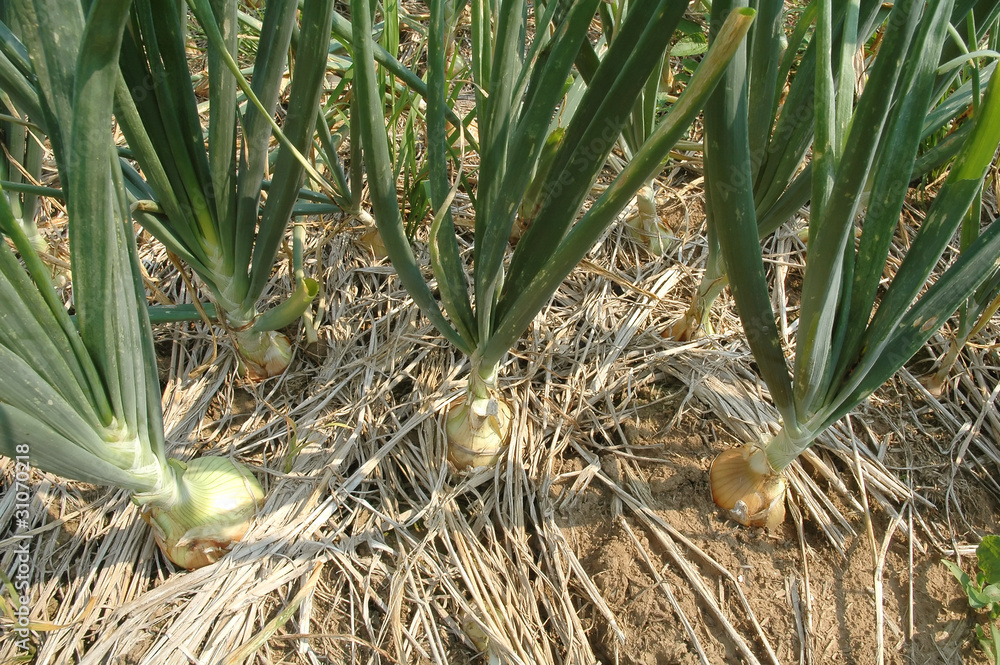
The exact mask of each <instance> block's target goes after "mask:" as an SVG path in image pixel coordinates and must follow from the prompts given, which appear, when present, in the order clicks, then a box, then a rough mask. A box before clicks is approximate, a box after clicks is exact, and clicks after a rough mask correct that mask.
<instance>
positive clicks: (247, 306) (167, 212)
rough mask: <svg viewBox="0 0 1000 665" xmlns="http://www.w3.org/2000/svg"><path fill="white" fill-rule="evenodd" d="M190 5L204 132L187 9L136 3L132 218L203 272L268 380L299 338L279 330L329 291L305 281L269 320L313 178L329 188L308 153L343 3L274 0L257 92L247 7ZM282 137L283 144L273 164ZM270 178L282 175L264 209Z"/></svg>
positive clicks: (130, 104) (129, 97)
mask: <svg viewBox="0 0 1000 665" xmlns="http://www.w3.org/2000/svg"><path fill="white" fill-rule="evenodd" d="M188 4H189V5H190V8H191V10H192V12H193V14H194V16H195V17H196V18H197V21H198V25H199V26H200V28H201V29H202V30H203V31H204V33H205V36H206V38H207V41H208V44H207V47H206V56H207V67H208V130H207V136H206V132H205V131H204V130H203V124H202V118H201V115H200V112H199V102H198V97H197V95H196V92H195V86H194V84H193V82H192V79H191V76H190V74H189V71H188V58H187V51H186V47H187V41H186V38H187V11H186V9H185V6H184V4H183V3H182V2H179V0H155V1H154V0H137V1H136V2H135V4H134V6H133V8H132V11H131V16H130V20H129V24H128V29H127V31H126V33H125V38H124V41H123V45H122V52H121V73H122V76H121V78H120V79H119V81H118V84H117V86H116V95H115V107H116V108H115V110H116V117H117V119H118V122H119V124H120V126H121V128H122V131H123V133H124V134H125V137H126V139H127V140H128V145H129V149H130V151H131V156H132V157H133V158H134V159H135V160H136V162H138V164H139V167H140V169H141V171H142V175H143V177H142V178H139V177H138V175H137V174H136V173H135V172H134V171H133V172H129V174H130V176H131V177H130V178H129V180H128V185H129V187H130V191H131V193H132V195H133V197H134V198H135V199H136V200H135V201H134V202H133V204H132V208H133V216H134V218H135V220H136V221H138V222H139V223H140V224H142V225H143V226H144V227H145V228H146V229H148V230H149V232H150V233H152V234H153V235H154V236H155V237H156V238H157V239H158V240H160V241H161V242H162V243H163V244H164V245H165V246H166V247H167V249H169V250H170V251H171V252H173V253H174V254H176V255H177V256H179V257H180V258H181V259H183V260H184V261H185V262H186V263H187V265H189V266H190V267H191V269H192V270H193V271H194V272H195V273H196V274H197V275H198V276H199V278H200V279H201V282H202V284H204V286H205V288H206V289H207V290H208V292H209V294H210V295H211V299H212V300H213V301H214V303H215V304H216V306H217V308H216V309H217V312H218V316H219V320H220V322H221V323H222V324H223V325H224V326H225V327H226V328H227V329H228V330H229V331H230V332H231V333H232V335H233V338H234V340H235V343H236V346H237V349H238V350H239V352H240V355H241V358H242V360H243V361H244V362H245V363H246V367H247V369H248V371H249V374H250V375H251V376H254V377H258V378H266V377H268V376H274V375H276V374H280V373H281V372H282V371H284V369H285V367H286V366H287V365H288V362H289V360H290V353H291V350H290V344H289V341H288V338H287V337H285V336H284V335H280V334H279V333H277V332H276V331H277V330H279V329H281V328H283V327H285V326H287V325H288V324H290V323H292V322H293V321H294V320H295V319H297V318H298V317H299V316H300V315H301V314H302V313H303V312H304V311H305V309H306V307H307V306H308V305H309V303H310V301H311V300H312V299H313V298H314V297H315V296H316V293H317V290H318V284H317V282H316V281H315V280H313V279H311V278H300V279H297V280H296V281H297V284H296V285H295V289H294V292H293V293H292V295H291V296H290V297H289V298H288V299H287V300H285V301H284V302H282V303H281V304H279V305H277V306H275V307H273V308H271V309H269V310H267V311H266V312H263V313H261V312H259V310H258V303H259V302H260V300H261V297H262V296H263V294H264V291H265V289H266V287H267V284H268V281H269V279H270V277H271V271H272V268H273V267H274V264H275V261H276V258H277V255H278V251H279V249H280V247H281V243H282V241H283V239H284V237H285V232H286V229H287V227H288V224H289V219H290V216H291V214H292V212H293V208H294V206H295V203H296V200H297V198H298V195H299V188H300V186H301V184H302V181H303V173H304V172H305V171H309V174H310V176H312V177H313V179H314V181H316V182H319V183H321V184H322V183H323V178H321V177H320V176H319V174H318V173H316V171H315V170H314V169H313V168H312V167H311V166H310V165H309V163H308V162H307V161H305V159H304V157H303V155H302V153H303V152H308V149H309V147H310V146H311V145H312V140H313V136H314V130H315V128H316V122H317V116H318V110H319V106H320V100H321V97H322V95H323V93H324V85H325V74H326V65H327V56H328V51H329V44H330V35H331V24H332V21H333V14H334V12H333V4H334V3H333V1H332V0H307V1H306V2H305V3H303V5H302V10H301V12H299V10H298V3H297V2H296V1H295V0H274V1H273V2H268V3H267V5H266V8H265V11H264V19H263V24H262V26H261V31H260V39H259V41H258V42H257V44H256V51H255V55H254V62H253V69H252V81H253V83H252V86H251V85H250V84H248V83H247V80H246V78H245V77H244V75H243V74H242V72H241V70H240V67H239V65H238V63H237V62H236V59H237V58H238V57H239V52H238V39H237V37H238V34H237V33H238V30H237V27H238V22H237V12H236V6H237V3H236V2H235V1H221V0H220V1H218V2H209V0H191V2H189V3H188ZM300 21H301V28H300V27H299V22H300ZM293 34H294V35H296V36H297V42H296V48H295V53H294V67H293V68H292V74H291V83H290V84H289V87H288V100H287V101H288V103H287V107H286V109H285V117H284V122H283V127H282V128H281V129H279V128H278V126H277V124H276V123H275V121H274V120H273V116H274V114H275V111H276V108H277V105H278V102H279V99H280V98H281V95H282V80H283V77H284V76H285V75H286V73H287V71H288V59H289V55H288V54H289V47H290V44H291V42H292V37H293ZM241 93H242V94H243V95H244V97H245V104H244V106H243V109H244V110H242V112H241V106H240V94H241ZM273 138H277V139H278V140H279V141H280V144H281V145H280V148H279V149H278V151H277V155H276V156H275V157H274V160H273V163H271V162H270V161H269V160H270V159H271V157H272V150H271V141H272V139H273ZM269 168H270V169H271V171H272V174H273V176H272V178H271V179H270V183H269V187H268V189H267V196H266V199H262V196H261V190H262V187H263V185H264V183H265V176H266V174H267V171H268V169H269Z"/></svg>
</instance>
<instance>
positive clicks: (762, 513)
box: [709, 445, 787, 529]
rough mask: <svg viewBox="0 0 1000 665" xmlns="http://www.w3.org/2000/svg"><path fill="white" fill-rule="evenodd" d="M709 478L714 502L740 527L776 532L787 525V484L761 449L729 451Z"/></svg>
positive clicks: (715, 466) (742, 448) (718, 462)
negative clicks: (778, 528)
mask: <svg viewBox="0 0 1000 665" xmlns="http://www.w3.org/2000/svg"><path fill="white" fill-rule="evenodd" d="M709 476H710V484H711V487H712V500H713V501H715V503H716V505H718V506H719V507H720V508H722V509H724V510H726V511H728V512H729V515H730V517H732V518H733V519H734V520H736V521H737V522H739V523H740V524H743V525H746V526H758V527H761V526H763V527H767V528H769V529H773V528H775V527H777V526H778V525H779V524H781V523H782V522H783V521H784V519H785V490H786V487H787V484H786V482H785V478H784V476H782V475H781V474H780V473H778V472H776V471H774V470H773V469H772V468H771V465H770V463H768V461H767V455H766V454H765V453H764V450H763V449H762V448H760V447H759V446H754V445H749V446H740V447H738V448H730V449H729V450H726V451H725V452H723V453H721V454H720V455H719V456H718V457H716V458H715V461H713V462H712V469H711V471H710V472H709Z"/></svg>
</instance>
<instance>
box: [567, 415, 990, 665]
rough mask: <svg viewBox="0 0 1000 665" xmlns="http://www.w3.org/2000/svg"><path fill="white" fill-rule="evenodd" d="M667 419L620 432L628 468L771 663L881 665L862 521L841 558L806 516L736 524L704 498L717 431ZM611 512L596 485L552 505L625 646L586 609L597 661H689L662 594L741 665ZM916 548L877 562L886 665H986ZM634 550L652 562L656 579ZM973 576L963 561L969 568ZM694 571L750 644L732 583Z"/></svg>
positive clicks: (710, 619) (952, 586)
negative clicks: (759, 636) (634, 458)
mask: <svg viewBox="0 0 1000 665" xmlns="http://www.w3.org/2000/svg"><path fill="white" fill-rule="evenodd" d="M674 413H675V409H674V406H673V405H671V404H670V403H665V402H660V403H659V404H656V405H654V406H653V407H652V408H650V409H648V410H646V411H644V417H643V418H642V420H641V422H634V421H633V422H629V423H627V424H626V427H625V431H626V434H627V436H628V437H629V439H630V443H631V444H633V445H634V446H636V447H640V448H641V451H642V452H641V455H642V456H643V457H645V458H646V459H644V460H642V461H639V462H636V463H635V468H637V469H638V471H639V473H640V477H641V482H643V483H645V484H646V485H647V486H648V489H649V494H648V496H649V497H651V498H652V501H651V502H650V503H649V508H651V509H652V510H653V511H654V512H655V514H656V515H657V516H659V517H660V518H662V519H663V520H664V521H665V522H667V523H668V524H670V525H672V526H673V527H674V528H675V529H676V530H677V531H678V532H680V533H681V534H683V535H684V536H685V537H687V538H688V539H690V541H691V542H692V543H694V544H695V545H696V546H697V547H698V548H700V549H701V550H703V551H704V552H705V553H706V554H708V555H709V556H710V557H711V558H712V559H714V560H715V562H717V563H718V564H721V565H722V566H723V567H724V568H726V569H727V570H728V571H730V572H731V573H732V574H733V575H735V576H736V579H737V581H738V583H739V586H740V589H741V590H742V593H743V594H745V596H746V598H747V600H748V602H749V604H750V606H751V607H752V609H753V613H754V615H755V616H756V619H757V620H758V622H759V624H760V628H761V630H762V631H763V634H764V635H765V636H766V637H767V640H768V641H769V642H770V644H771V645H772V647H773V649H774V652H775V653H774V655H775V656H776V657H777V659H778V660H779V661H780V662H782V663H795V662H813V663H856V664H858V665H867V664H868V663H875V662H877V661H876V655H875V654H876V653H877V650H878V648H877V647H878V639H879V635H878V631H877V630H876V626H877V616H876V600H875V586H874V580H875V565H874V562H875V556H874V553H873V548H872V546H871V544H870V541H869V540H868V538H867V537H866V536H865V525H864V523H863V520H862V519H861V518H860V517H858V518H856V519H855V520H854V524H853V526H854V528H855V530H856V531H857V533H858V534H859V535H857V536H854V537H852V538H851V539H849V541H848V545H847V548H846V557H842V556H840V554H839V553H837V552H836V551H835V550H834V548H833V547H832V546H831V545H830V544H829V543H828V542H827V540H826V539H825V537H824V536H823V534H821V533H819V532H818V530H817V529H816V528H815V526H814V525H812V524H811V523H810V520H809V519H808V516H806V518H805V519H804V520H802V521H800V522H799V524H800V525H801V530H802V533H801V535H800V534H799V532H798V529H797V527H796V523H795V522H796V520H794V519H791V518H790V519H787V520H786V522H785V523H784V524H783V525H782V526H781V527H780V528H779V529H778V530H777V531H775V532H770V533H768V532H766V531H764V530H757V529H748V528H746V527H743V526H740V525H738V524H736V523H735V522H733V521H732V520H730V519H728V518H727V517H726V516H725V515H724V514H723V513H722V512H721V511H720V510H719V509H718V508H717V507H716V506H715V505H714V504H713V502H712V500H711V493H710V490H709V486H708V470H709V466H710V465H711V462H712V459H713V458H714V456H715V455H716V454H718V453H719V452H720V451H721V450H722V449H723V448H724V447H725V446H726V445H727V444H726V443H725V442H723V441H722V440H720V439H719V437H717V436H716V433H717V432H718V431H719V430H718V429H717V428H716V423H714V422H713V420H712V418H711V414H708V415H707V417H706V418H701V417H698V416H694V415H692V416H686V417H685V418H684V419H683V420H682V422H681V423H680V425H679V426H675V427H673V428H672V429H671V428H669V421H670V420H671V418H672V417H673V415H674ZM635 450H636V449H633V451H635ZM608 463H610V461H609V462H606V463H605V464H604V466H606V465H607V464H608ZM581 468H582V465H581V461H580V459H578V458H569V459H563V460H562V462H561V467H560V468H558V469H557V471H558V472H559V473H566V472H571V471H578V470H580V469H581ZM614 501H615V497H614V494H613V492H611V491H609V490H608V489H606V488H603V487H600V486H598V485H597V484H596V483H595V484H593V485H592V486H591V487H589V488H588V489H587V490H586V491H585V492H583V493H581V494H580V495H579V496H578V497H577V498H576V499H575V500H573V501H571V502H569V503H564V504H561V505H560V507H559V509H558V512H557V520H558V522H559V524H560V526H561V528H562V529H563V531H564V533H565V535H566V537H567V538H568V539H569V540H570V541H571V542H572V543H573V546H574V548H575V551H576V553H577V556H578V557H579V558H580V560H581V562H582V563H583V564H584V566H585V568H586V570H587V572H588V573H589V574H590V576H591V577H592V579H593V580H594V583H595V584H596V585H597V587H598V589H599V590H600V592H601V594H602V595H603V597H604V599H605V600H606V601H607V603H608V605H609V607H610V608H611V610H612V612H613V613H614V615H615V617H616V619H617V621H618V626H619V627H620V629H621V632H622V633H623V634H624V638H625V639H624V642H623V641H622V640H621V639H619V638H618V636H616V635H615V633H614V631H613V630H612V629H611V627H610V625H609V622H608V621H607V620H606V618H605V617H604V616H602V615H601V613H599V612H596V611H594V610H593V609H588V610H585V611H584V614H585V615H588V616H589V620H590V621H591V624H590V629H589V632H590V634H591V636H592V637H593V646H594V649H595V652H597V653H598V654H599V657H600V659H601V662H603V663H623V664H629V665H668V664H672V663H678V664H685V665H686V664H688V663H690V664H694V663H698V662H699V658H698V655H697V653H696V652H695V650H694V649H693V648H692V646H691V643H692V640H691V638H690V637H689V636H688V634H686V632H685V628H684V626H683V625H682V622H681V620H680V615H679V613H678V612H677V611H676V610H675V609H674V608H672V607H671V604H670V603H669V602H668V600H667V598H666V597H665V594H664V593H663V588H664V587H663V585H664V584H666V585H667V587H669V589H670V590H671V592H672V593H673V595H674V597H675V598H676V601H677V604H678V606H679V607H680V609H681V610H682V612H683V614H684V615H685V616H686V617H687V618H688V619H689V620H690V622H691V624H692V625H693V626H694V628H693V630H694V633H695V636H696V638H697V640H698V642H699V643H700V645H701V647H702V649H703V650H704V654H705V656H706V657H707V659H708V661H709V662H712V663H730V662H745V661H744V660H743V659H742V657H741V656H740V654H739V653H738V652H737V651H736V650H735V649H734V647H733V644H732V641H731V640H729V639H727V637H726V636H725V634H724V633H723V631H721V630H719V622H718V621H717V620H716V618H715V617H714V616H712V614H711V613H710V612H708V611H707V610H706V607H705V605H704V603H702V602H700V601H699V599H698V598H697V597H696V596H695V594H693V593H692V592H691V591H690V590H689V585H688V583H687V582H686V581H685V580H684V579H683V575H681V574H679V572H678V571H677V568H676V566H674V565H672V563H671V561H670V557H669V556H668V555H667V553H666V551H665V550H664V548H663V547H662V545H661V544H660V543H659V542H657V541H656V540H655V539H653V538H651V537H650V534H649V533H648V532H646V531H645V530H644V529H643V528H642V527H641V525H640V526H637V525H636V524H635V523H634V521H632V520H629V519H628V518H627V517H623V516H621V515H620V513H619V514H617V515H616V513H617V512H618V511H616V509H615V507H614ZM790 501H794V498H791V499H790ZM969 503H970V507H973V508H974V510H975V512H976V513H978V514H977V515H976V516H975V517H976V521H977V522H979V526H981V527H982V528H984V529H986V530H987V531H988V530H991V529H995V524H996V515H997V510H996V504H995V503H994V502H993V499H992V497H991V496H989V495H988V494H987V493H985V492H983V493H982V494H980V495H979V496H977V497H976V498H975V500H973V501H970V502H969ZM872 512H873V515H872V517H873V519H872V521H873V525H872V526H873V531H874V533H875V534H877V539H878V541H879V544H880V545H881V542H882V538H883V534H885V532H886V528H887V526H888V524H889V519H888V518H887V516H886V515H885V514H884V513H883V512H882V511H879V510H877V509H875V508H873V510H872ZM793 513H794V511H793ZM629 530H631V531H632V533H633V534H634V537H633V535H631V534H629ZM924 542H925V541H922V540H920V538H919V536H918V543H917V547H922V548H924V550H925V551H920V549H917V548H914V547H912V546H911V543H910V542H909V540H908V539H907V538H906V537H905V535H899V536H897V537H896V538H894V539H893V540H892V541H891V542H890V544H889V547H888V550H887V552H886V554H885V558H884V562H883V563H882V568H881V580H882V586H883V591H882V593H883V596H884V600H883V612H884V615H885V618H884V625H885V626H886V629H885V631H884V635H883V639H884V649H885V662H887V663H901V664H902V663H975V662H983V663H985V662H986V658H985V656H983V654H982V652H981V651H979V650H978V649H976V648H974V646H973V644H972V640H971V639H970V638H971V636H972V630H973V625H974V622H975V621H976V620H977V618H978V619H981V617H977V616H976V615H975V614H974V613H973V612H971V611H970V610H969V607H968V603H967V600H966V599H965V597H964V595H963V593H962V590H961V588H960V587H959V586H958V584H957V583H956V581H955V579H954V577H953V576H952V575H951V574H950V573H949V572H948V571H947V570H946V569H945V568H944V566H943V565H941V563H940V559H941V554H940V553H938V552H936V551H934V550H933V549H932V548H929V547H927V546H926V545H925V544H924ZM637 543H638V544H641V546H642V548H643V549H644V550H645V551H646V553H647V555H646V556H651V557H652V567H651V565H650V562H647V561H646V560H645V559H644V556H643V554H642V553H641V552H640V549H639V547H638V546H637ZM971 565H972V563H970V562H969V561H966V566H967V567H970V566H971ZM654 569H655V572H656V574H657V575H656V576H654V573H653V570H654ZM699 569H700V572H701V573H702V574H703V575H704V576H706V577H707V578H709V579H713V578H714V579H716V580H717V581H718V586H717V588H715V589H713V590H712V591H713V592H714V593H715V595H716V597H717V599H718V601H719V603H720V605H721V606H722V607H723V608H724V609H725V610H726V611H727V614H728V615H729V617H730V620H732V621H733V623H734V625H736V627H737V628H738V629H739V630H740V632H741V633H743V634H745V635H752V634H754V632H755V630H754V627H753V626H752V624H751V622H750V621H749V620H747V619H746V618H745V617H744V618H743V619H742V620H741V619H740V617H741V614H742V613H743V611H742V605H741V604H740V603H738V602H736V599H735V595H736V591H735V589H734V588H733V587H732V585H731V583H729V582H726V581H725V580H724V578H723V577H722V576H719V575H717V574H714V568H713V567H712V566H709V565H707V564H702V565H700V566H699ZM657 578H659V579H657ZM753 648H754V651H755V654H754V655H755V656H756V657H757V658H758V659H760V660H761V662H766V661H767V660H768V654H767V653H766V651H765V649H764V648H763V647H761V645H760V644H759V643H758V644H756V645H754V647H753Z"/></svg>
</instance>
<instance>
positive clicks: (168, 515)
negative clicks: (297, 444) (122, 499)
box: [134, 457, 264, 570]
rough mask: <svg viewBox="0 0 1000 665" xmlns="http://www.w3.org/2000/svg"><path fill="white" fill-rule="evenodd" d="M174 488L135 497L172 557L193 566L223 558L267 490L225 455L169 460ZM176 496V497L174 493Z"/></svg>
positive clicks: (155, 533)
mask: <svg viewBox="0 0 1000 665" xmlns="http://www.w3.org/2000/svg"><path fill="white" fill-rule="evenodd" d="M168 464H169V465H170V467H171V470H172V472H173V476H174V479H175V486H174V488H173V492H172V493H171V492H167V494H168V496H165V497H164V496H157V497H155V498H152V497H148V496H145V495H142V494H137V495H136V496H135V497H134V500H135V502H136V503H139V504H140V505H141V506H142V518H143V519H144V520H145V521H146V523H147V524H149V526H150V527H152V529H153V538H154V539H155V540H156V544H157V545H159V547H160V549H161V550H162V551H163V553H164V554H165V555H166V557H167V558H168V559H170V560H171V561H172V562H174V563H175V564H177V565H178V566H180V567H182V568H187V569H188V570H194V569H196V568H201V567H203V566H207V565H209V564H212V563H215V562H216V561H218V560H219V559H221V558H222V557H223V556H225V554H226V553H227V552H228V551H229V550H230V548H231V547H232V546H233V544H234V543H236V542H239V541H240V540H242V539H243V536H244V535H246V532H247V530H248V529H249V528H250V522H251V520H252V519H253V517H254V516H255V515H256V514H257V510H258V507H259V506H260V505H261V504H262V503H263V500H264V490H263V489H262V488H261V486H260V483H259V482H258V481H257V479H256V478H255V477H254V475H253V473H251V472H250V470H249V469H248V468H246V467H245V466H243V465H242V464H240V463H239V462H233V461H232V460H230V459H228V458H225V457H199V458H197V459H194V460H191V461H190V462H187V463H184V462H180V461H178V460H169V462H168ZM169 494H172V496H169Z"/></svg>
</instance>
